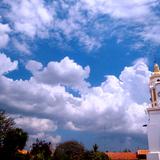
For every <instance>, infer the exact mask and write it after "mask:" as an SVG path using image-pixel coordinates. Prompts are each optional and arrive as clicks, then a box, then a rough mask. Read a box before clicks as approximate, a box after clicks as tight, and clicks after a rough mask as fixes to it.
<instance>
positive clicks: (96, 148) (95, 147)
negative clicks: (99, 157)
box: [93, 144, 98, 152]
mask: <svg viewBox="0 0 160 160" xmlns="http://www.w3.org/2000/svg"><path fill="white" fill-rule="evenodd" d="M93 151H94V152H97V151H98V145H97V144H94V145H93Z"/></svg>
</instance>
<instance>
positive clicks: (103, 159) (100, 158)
mask: <svg viewBox="0 0 160 160" xmlns="http://www.w3.org/2000/svg"><path fill="white" fill-rule="evenodd" d="M83 160H110V158H109V157H108V156H107V155H105V153H103V152H93V151H86V152H85V154H84V158H83Z"/></svg>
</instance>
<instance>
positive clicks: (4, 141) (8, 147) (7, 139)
mask: <svg viewBox="0 0 160 160" xmlns="http://www.w3.org/2000/svg"><path fill="white" fill-rule="evenodd" d="M14 124H15V123H14V121H13V119H12V118H9V117H8V116H7V115H6V114H5V112H4V111H0V157H1V158H2V159H5V160H15V159H17V158H16V154H17V151H18V150H21V149H23V148H24V146H25V144H26V141H27V139H28V134H27V133H26V132H24V131H23V130H22V129H20V128H15V127H14Z"/></svg>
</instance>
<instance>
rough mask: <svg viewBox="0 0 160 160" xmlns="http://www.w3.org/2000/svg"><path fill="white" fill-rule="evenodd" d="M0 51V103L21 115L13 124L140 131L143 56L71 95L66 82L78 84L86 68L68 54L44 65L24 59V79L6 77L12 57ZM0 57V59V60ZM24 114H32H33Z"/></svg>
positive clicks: (144, 90)
mask: <svg viewBox="0 0 160 160" xmlns="http://www.w3.org/2000/svg"><path fill="white" fill-rule="evenodd" d="M0 57H3V58H4V59H6V61H5V63H6V64H5V66H6V68H5V69H4V71H3V72H2V74H1V76H0V103H1V104H4V105H5V107H6V109H8V110H11V109H14V110H15V109H16V112H17V113H16V114H21V115H24V117H22V118H16V122H17V124H18V125H19V126H22V127H23V126H24V127H25V128H27V129H28V130H30V129H31V130H33V129H34V130H35V131H36V134H35V135H37V134H40V133H41V134H42V133H43V134H47V132H48V131H51V130H52V132H54V131H55V130H56V128H57V127H59V128H64V129H69V130H75V131H76V130H77V131H97V130H98V131H100V132H106V133H112V132H113V133H132V134H133V133H141V132H144V130H143V128H142V125H143V123H144V122H145V118H146V117H145V108H146V107H147V105H148V103H149V93H148V87H147V86H148V78H149V75H150V71H149V70H148V67H147V66H146V64H145V63H144V61H143V60H139V61H137V62H136V63H135V64H134V65H133V66H130V67H125V68H124V70H123V71H122V72H121V74H120V76H119V78H117V77H115V76H113V75H107V76H106V80H105V81H104V82H102V83H101V85H99V86H97V87H93V86H91V87H88V88H87V90H86V92H80V94H81V95H80V97H76V96H74V95H73V94H72V92H67V90H66V88H65V87H66V86H69V87H70V86H72V87H73V88H76V89H79V90H80V88H83V87H84V84H85V83H87V82H86V80H85V78H86V77H88V76H89V72H88V71H87V70H86V68H83V67H81V66H80V65H79V64H77V63H76V62H74V61H73V60H71V59H69V58H68V57H67V58H64V59H62V60H61V61H60V62H53V61H52V62H49V64H48V65H47V67H44V66H43V65H42V64H41V63H39V62H36V61H33V60H32V61H29V62H28V64H29V65H28V64H27V66H28V67H27V68H28V69H30V70H31V71H32V73H33V76H32V77H31V78H30V79H29V80H13V79H11V78H8V77H6V76H5V75H4V74H3V73H5V72H6V71H7V72H8V71H12V70H13V69H16V65H15V64H16V63H15V62H14V61H11V59H10V58H8V57H6V55H5V54H1V55H0ZM2 63H3V61H0V66H2ZM11 66H12V67H11ZM42 68H43V69H42ZM66 69H67V70H66ZM79 75H80V76H79ZM64 77H65V78H64ZM56 79H58V80H56ZM64 80H65V81H64ZM66 80H67V81H66ZM49 82H50V83H49ZM51 82H52V83H51ZM82 82H83V83H82ZM137 82H138V84H137ZM75 84H78V87H77V85H75ZM85 87H87V86H85ZM137 93H138V94H137ZM25 114H31V115H32V118H31V117H28V116H25ZM42 126H43V127H42Z"/></svg>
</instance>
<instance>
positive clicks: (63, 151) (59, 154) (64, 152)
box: [53, 141, 85, 160]
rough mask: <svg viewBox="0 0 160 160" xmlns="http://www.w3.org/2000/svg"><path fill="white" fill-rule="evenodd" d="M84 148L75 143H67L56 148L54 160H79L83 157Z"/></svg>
mask: <svg viewBox="0 0 160 160" xmlns="http://www.w3.org/2000/svg"><path fill="white" fill-rule="evenodd" d="M84 152H85V149H84V146H83V145H82V144H80V143H78V142H76V141H68V142H64V143H62V144H60V145H59V146H57V148H56V150H55V152H54V156H53V159H54V160H81V159H82V158H83V156H84Z"/></svg>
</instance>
